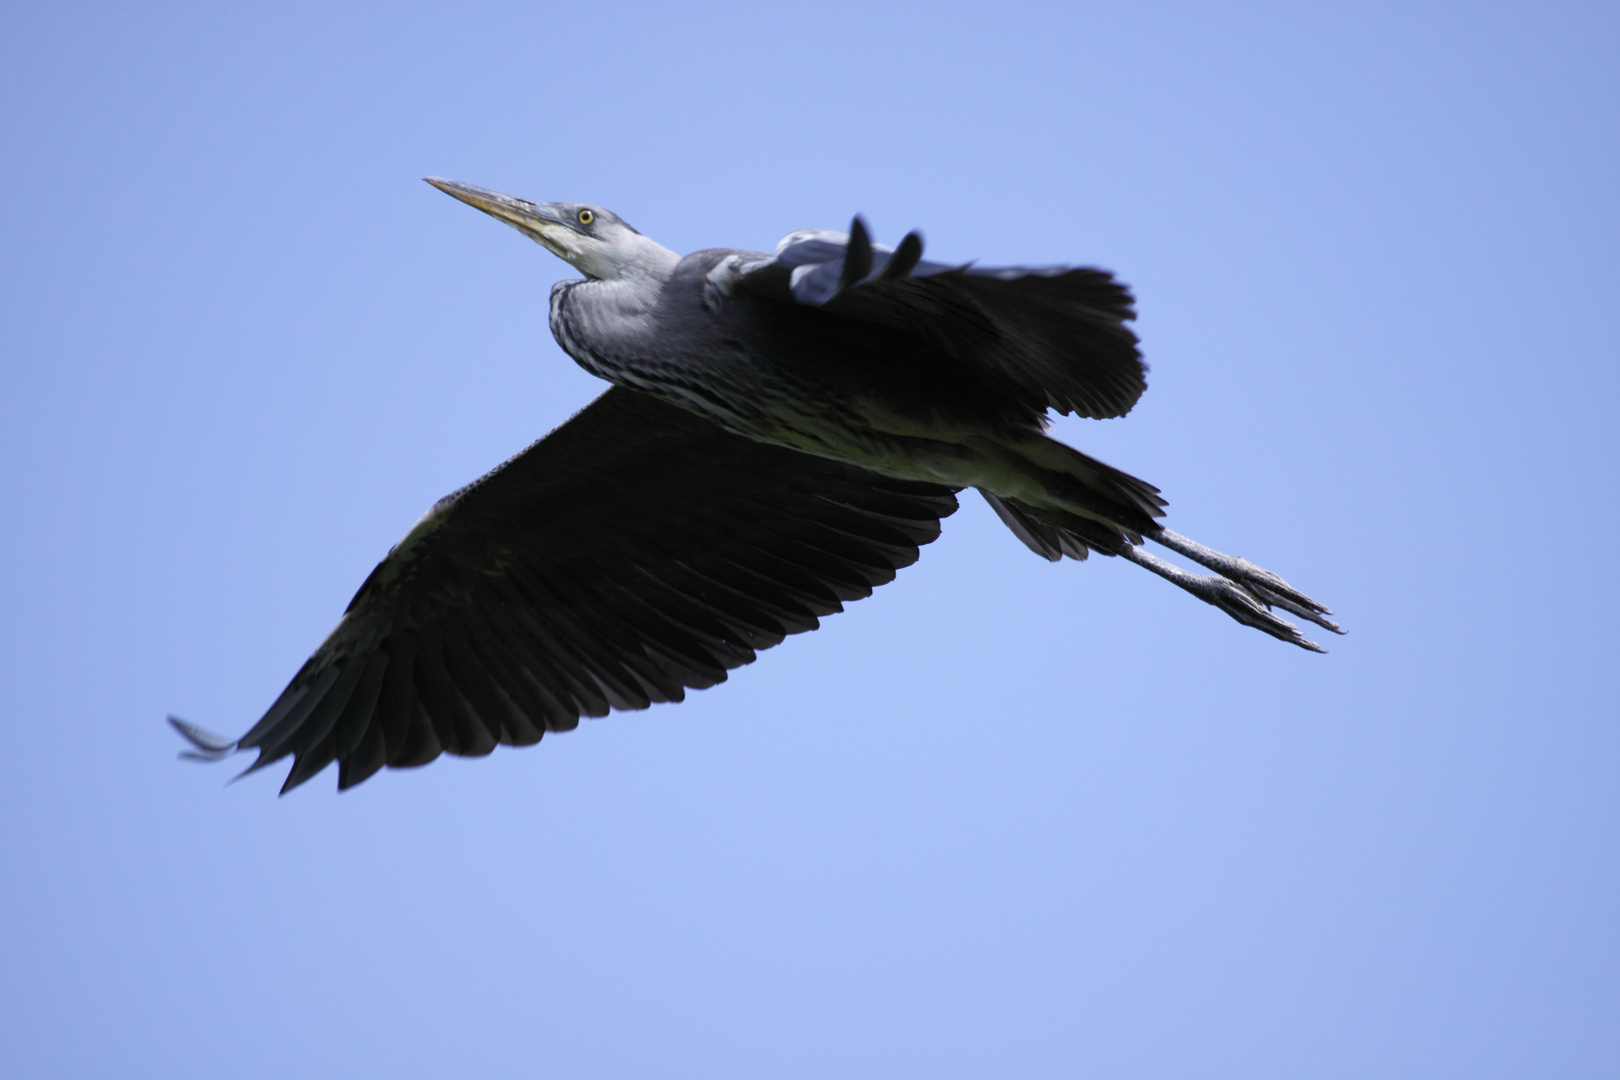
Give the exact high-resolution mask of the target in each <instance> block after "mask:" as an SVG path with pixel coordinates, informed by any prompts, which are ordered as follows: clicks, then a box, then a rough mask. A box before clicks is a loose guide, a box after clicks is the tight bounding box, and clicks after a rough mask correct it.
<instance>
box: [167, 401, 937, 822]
mask: <svg viewBox="0 0 1620 1080" xmlns="http://www.w3.org/2000/svg"><path fill="white" fill-rule="evenodd" d="M955 509H956V499H955V495H954V493H953V492H952V491H951V489H949V488H946V487H941V486H938V485H934V484H926V483H916V482H909V481H903V480H891V479H887V478H885V477H881V476H878V475H876V474H874V473H870V472H867V471H866V470H863V469H860V468H856V467H854V466H850V465H843V464H840V463H838V462H834V461H829V460H824V459H821V458H816V457H810V456H808V455H804V454H799V453H795V452H794V451H791V450H784V449H780V448H776V447H771V446H764V445H760V444H757V443H753V442H750V441H748V440H746V439H743V438H740V437H738V436H735V435H731V434H728V433H726V432H724V431H722V430H721V429H719V428H717V427H715V426H713V425H712V424H709V423H708V422H707V421H705V420H702V419H700V418H698V417H696V416H694V415H692V414H690V413H687V412H685V411H683V410H681V409H678V408H676V407H674V406H671V405H667V404H664V403H662V402H660V401H657V400H656V399H654V398H651V397H648V396H646V395H643V394H640V393H637V392H635V391H632V390H625V389H621V388H614V389H611V390H609V391H607V393H605V394H603V395H602V396H601V397H599V398H597V399H596V400H595V401H594V402H592V403H591V404H590V405H589V406H587V407H586V408H585V409H583V410H582V411H581V412H579V413H578V414H577V415H575V416H574V417H573V418H572V419H571V420H569V421H568V422H567V423H565V424H563V425H562V426H561V427H559V428H558V429H557V430H555V431H553V432H552V433H551V434H550V435H547V436H546V437H545V438H543V439H541V440H540V441H539V442H536V443H535V444H534V445H532V446H530V447H529V448H528V449H527V450H525V451H524V452H523V453H521V454H519V455H518V456H517V457H515V458H512V459H511V460H510V461H508V462H506V464H504V465H502V466H500V467H499V468H497V469H495V470H494V471H493V472H491V473H489V474H488V475H487V476H485V477H483V478H482V479H481V480H478V481H477V482H475V483H473V484H471V485H469V486H468V487H466V488H463V489H462V490H461V491H458V492H456V493H454V494H453V495H450V496H448V497H446V498H445V499H443V500H441V501H440V502H439V503H438V504H436V505H435V506H434V507H433V509H432V510H430V511H429V512H428V513H427V515H425V516H424V517H423V519H422V520H421V521H420V522H418V524H417V525H416V527H415V528H413V529H412V530H411V532H410V533H409V534H407V536H406V537H405V539H404V540H402V541H400V543H399V544H398V545H396V547H395V548H394V550H393V551H391V552H390V553H389V555H388V557H387V558H386V559H384V560H383V561H382V563H380V564H379V565H378V566H377V568H376V570H374V571H373V572H372V574H371V576H370V577H369V578H367V579H366V582H365V584H364V585H362V586H361V587H360V591H359V592H358V593H357V594H356V595H355V597H354V600H353V601H351V602H350V604H349V608H348V611H347V612H346V613H345V614H344V617H343V620H342V621H341V622H340V623H339V624H338V626H337V628H336V629H334V630H333V631H332V633H331V635H330V636H329V637H328V638H327V639H326V641H325V642H324V643H323V644H322V645H321V647H320V648H319V649H317V650H316V652H315V654H314V655H313V656H311V657H310V658H309V660H308V661H307V662H306V663H305V664H304V666H303V667H302V668H301V669H300V670H299V672H298V674H297V675H296V676H294V678H293V680H292V682H291V683H289V684H288V686H287V688H286V689H285V690H284V691H282V693H281V696H280V697H279V698H277V699H276V701H275V703H274V704H273V705H272V706H271V707H270V709H269V711H268V712H266V713H265V715H264V717H263V718H262V719H261V720H260V721H259V722H258V723H257V724H255V725H254V726H253V728H252V730H250V731H249V732H248V733H247V734H246V735H244V736H242V738H241V739H240V740H237V741H236V742H235V743H231V742H229V741H227V740H224V739H220V738H219V737H217V736H211V735H209V734H208V733H207V732H205V731H202V730H201V729H199V728H196V727H194V726H193V725H190V724H186V723H184V722H183V721H175V726H176V727H177V728H179V729H180V731H181V732H182V734H185V735H186V736H187V737H188V738H190V739H191V740H192V742H193V743H194V744H196V746H197V747H198V749H199V751H200V753H194V754H193V755H192V756H196V757H204V758H211V757H221V756H224V755H225V754H227V753H230V752H232V751H234V750H237V749H257V750H258V751H259V757H258V759H257V760H256V761H255V763H254V765H253V769H259V768H263V767H264V766H266V765H269V764H271V763H272V762H274V761H277V760H280V759H282V758H284V757H287V756H289V755H291V756H292V757H293V758H294V762H293V767H292V770H291V772H290V773H289V774H288V776H287V781H286V784H285V785H284V786H283V787H282V791H284V792H285V791H288V790H290V789H292V788H293V787H296V786H297V785H298V784H301V783H303V782H304V781H305V780H307V779H309V778H310V777H312V776H314V775H315V774H316V773H318V772H319V771H321V769H323V768H325V767H326V766H327V765H328V764H330V763H331V762H332V761H333V760H336V761H337V762H338V763H339V773H338V787H339V788H347V787H352V786H353V785H355V784H358V783H360V782H361V781H362V780H364V779H366V778H367V777H369V776H371V775H372V774H373V773H375V772H376V771H377V770H378V769H380V768H382V767H383V766H384V765H391V766H396V767H403V766H411V765H422V764H425V763H427V762H429V761H431V760H433V759H434V758H436V757H438V756H439V754H440V753H451V754H463V755H479V754H487V753H489V752H490V751H491V750H493V749H494V748H495V746H496V745H497V744H501V743H505V744H509V745H515V746H522V745H527V744H529V743H533V742H536V741H538V740H539V739H540V737H541V735H542V734H543V733H544V732H546V731H565V730H568V729H571V728H573V727H575V726H577V725H578V723H579V718H580V716H582V715H586V716H604V715H606V714H607V713H608V711H609V710H610V709H644V708H646V707H647V706H648V705H650V704H651V703H653V702H657V701H680V700H681V699H682V698H683V697H684V696H685V691H686V688H688V687H691V688H694V689H701V688H703V687H707V686H712V685H714V684H715V683H718V682H722V681H724V680H725V678H726V672H727V671H728V670H729V669H731V668H734V667H738V666H740V665H742V664H747V663H750V662H752V661H753V659H754V657H755V655H756V654H757V653H758V651H759V650H761V649H767V648H770V647H771V646H772V645H775V644H777V643H778V642H780V641H781V640H782V639H783V638H784V637H785V636H786V635H788V634H795V633H799V632H801V631H805V630H813V629H815V628H816V626H817V625H818V622H817V620H818V619H819V617H821V616H823V615H828V614H831V613H833V612H836V611H841V610H842V609H843V604H844V603H845V602H847V601H850V600H857V599H860V598H861V597H864V596H868V595H870V594H871V592H872V589H873V587H874V586H877V585H881V584H883V583H885V582H887V581H890V580H892V579H893V578H894V575H895V571H896V570H898V569H899V568H900V567H903V566H908V565H910V564H911V563H912V562H914V561H915V560H916V558H917V554H918V551H917V549H918V546H919V545H921V544H926V543H929V542H930V541H932V540H933V539H935V538H936V537H937V536H938V535H939V521H940V519H941V518H943V517H946V516H948V515H949V514H951V513H952V512H953V511H954V510H955ZM171 719H173V718H171ZM250 771H251V770H250Z"/></svg>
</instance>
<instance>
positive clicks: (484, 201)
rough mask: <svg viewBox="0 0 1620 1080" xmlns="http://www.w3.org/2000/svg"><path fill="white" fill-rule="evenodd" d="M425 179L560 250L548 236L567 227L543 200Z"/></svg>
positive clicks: (554, 249) (469, 204)
mask: <svg viewBox="0 0 1620 1080" xmlns="http://www.w3.org/2000/svg"><path fill="white" fill-rule="evenodd" d="M422 179H424V180H426V181H427V182H428V183H430V184H432V185H433V186H434V187H436V188H438V189H439V190H440V191H442V192H444V193H445V194H446V195H450V196H453V197H454V198H457V199H460V200H461V201H462V202H464V203H466V204H467V205H468V206H476V207H477V208H478V209H480V210H482V211H483V212H484V213H486V214H488V215H489V216H490V217H492V218H494V219H496V220H497V221H502V222H505V223H506V224H508V225H510V226H512V228H514V229H516V230H518V231H519V232H521V233H523V234H524V235H525V236H527V237H529V239H531V240H535V241H537V242H539V243H541V244H544V245H545V246H546V247H547V248H550V249H551V250H552V251H554V252H557V254H559V255H560V254H562V252H561V251H558V245H557V243H556V242H555V241H554V240H552V239H551V238H550V237H548V236H547V233H549V232H552V231H553V230H555V229H556V228H557V227H558V226H562V227H563V228H567V225H566V224H565V223H564V222H563V221H561V220H560V219H559V218H558V217H557V216H556V215H555V214H553V213H551V212H550V211H549V210H548V209H547V208H546V207H544V206H542V205H541V204H539V203H532V202H530V201H529V200H527V199H514V198H513V197H512V196H510V195H502V194H501V193H500V192H498V191H489V190H486V189H485V188H481V187H473V186H472V185H471V184H462V183H458V182H457V181H455V180H445V179H443V178H441V177H437V176H424V177H423V178H422Z"/></svg>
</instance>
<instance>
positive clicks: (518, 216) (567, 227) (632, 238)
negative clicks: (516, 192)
mask: <svg viewBox="0 0 1620 1080" xmlns="http://www.w3.org/2000/svg"><path fill="white" fill-rule="evenodd" d="M426 179H427V182H428V183H430V184H432V185H433V186H434V187H436V188H438V189H439V190H440V191H442V192H444V193H445V194H447V195H453V196H455V197H456V198H458V199H460V200H461V201H462V202H464V203H466V204H467V205H468V206H476V207H477V208H478V209H480V210H482V211H483V212H484V213H486V214H488V215H489V216H490V217H492V218H495V219H496V220H497V221H504V222H505V223H506V224H508V225H510V226H512V228H514V229H516V230H517V231H518V232H520V233H522V234H523V235H524V236H527V237H528V238H529V239H531V240H533V241H534V242H535V243H537V244H539V245H541V246H542V247H544V248H545V249H546V250H548V251H550V252H551V253H552V254H553V255H555V256H557V257H558V258H559V259H562V260H563V261H565V262H567V263H569V264H570V265H571V266H573V267H574V268H575V269H577V270H578V271H579V272H580V273H582V274H584V275H585V276H586V277H592V278H599V279H601V280H603V281H617V280H621V279H624V278H633V277H642V276H658V277H666V278H667V277H668V276H669V274H670V271H672V270H673V269H674V267H675V264H676V263H677V262H679V261H680V256H678V255H676V254H675V253H674V252H673V251H670V250H669V249H668V248H666V247H664V246H663V245H662V244H659V243H657V242H656V241H653V240H649V239H647V238H646V237H645V236H642V235H641V234H640V233H638V232H636V230H634V229H632V228H631V227H630V226H629V225H627V224H625V222H624V220H623V219H622V218H620V217H619V215H617V214H615V213H614V212H613V211H611V210H604V209H602V208H601V207H600V206H591V205H589V204H588V203H534V202H529V201H528V200H527V199H514V198H513V197H512V196H510V195H502V194H500V193H499V192H494V191H486V190H485V189H483V188H480V187H473V186H472V185H471V184H460V183H457V182H456V181H454V180H441V179H439V178H438V177H435V176H429V177H427V178H426Z"/></svg>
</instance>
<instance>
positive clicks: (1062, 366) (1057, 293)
mask: <svg viewBox="0 0 1620 1080" xmlns="http://www.w3.org/2000/svg"><path fill="white" fill-rule="evenodd" d="M738 270H739V278H738V284H740V285H741V287H743V288H745V289H747V290H749V291H750V292H753V293H755V294H756V295H760V296H765V297H770V298H773V299H777V300H781V301H786V302H794V303H799V304H806V305H810V306H813V307H819V308H821V309H822V310H824V311H827V312H830V313H832V314H836V315H839V316H842V317H844V318H848V319H855V320H858V321H861V322H868V323H875V324H878V325H881V326H886V327H890V328H893V329H898V330H903V331H906V332H908V333H911V334H914V335H916V336H917V337H919V338H922V339H924V340H925V341H926V342H927V343H928V344H929V345H930V346H931V347H933V348H934V349H936V350H938V351H939V352H942V353H944V354H946V355H949V356H952V357H955V358H956V359H957V360H959V361H961V362H963V363H965V364H967V365H969V366H971V367H975V368H978V369H979V370H981V371H984V372H986V373H989V374H992V375H994V376H997V377H998V378H999V379H1000V380H1001V381H1003V382H1006V383H1010V384H1011V385H1012V386H1014V387H1016V388H1017V389H1018V390H1019V391H1021V392H1022V394H1023V395H1024V400H1025V403H1026V404H1029V405H1031V406H1032V407H1034V408H1036V409H1038V410H1044V409H1047V408H1053V409H1056V410H1057V411H1058V412H1060V413H1071V412H1073V413H1078V414H1079V415H1081V416H1091V417H1096V418H1099V419H1101V418H1104V417H1110V416H1124V415H1125V414H1126V413H1127V412H1129V411H1130V410H1131V406H1133V405H1135V404H1136V399H1137V398H1139V397H1141V396H1142V392H1143V391H1144V390H1146V389H1147V381H1146V378H1145V375H1146V372H1147V365H1146V364H1144V363H1143V362H1142V355H1141V353H1140V352H1139V351H1138V350H1137V347H1136V340H1137V339H1136V335H1135V334H1134V333H1132V331H1131V330H1130V328H1129V327H1127V326H1126V325H1125V324H1126V323H1127V322H1130V321H1131V320H1132V319H1134V318H1135V317H1136V311H1135V309H1134V307H1133V306H1132V303H1133V302H1132V299H1131V294H1130V290H1128V289H1126V287H1125V286H1123V285H1121V284H1120V283H1119V282H1117V281H1115V280H1114V278H1113V275H1111V274H1109V273H1108V272H1107V271H1105V270H1096V269H1092V268H1089V267H1079V268H1075V267H1066V266H1051V267H1000V268H996V267H979V266H944V265H941V264H939V263H930V262H924V261H922V240H921V238H920V237H919V236H918V235H917V234H916V233H908V234H907V235H906V238H905V239H904V240H902V241H901V242H900V246H899V247H898V248H895V249H893V250H890V249H888V248H885V247H882V246H880V245H876V244H873V243H872V242H871V239H870V237H869V236H868V234H867V230H866V225H865V223H864V222H863V221H862V220H861V219H860V218H858V217H857V218H856V219H855V221H854V222H853V224H852V225H851V226H850V233H849V236H848V237H845V236H843V235H842V234H840V233H828V232H820V231H806V232H801V233H793V234H791V235H789V236H788V237H787V238H786V239H784V240H783V241H782V244H781V246H780V247H779V248H778V249H777V253H776V256H775V258H773V259H758V260H755V261H752V262H750V263H747V264H744V265H740V266H739V267H738Z"/></svg>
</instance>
